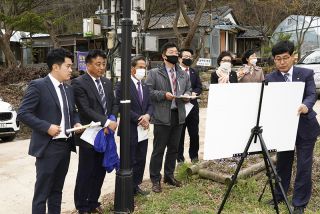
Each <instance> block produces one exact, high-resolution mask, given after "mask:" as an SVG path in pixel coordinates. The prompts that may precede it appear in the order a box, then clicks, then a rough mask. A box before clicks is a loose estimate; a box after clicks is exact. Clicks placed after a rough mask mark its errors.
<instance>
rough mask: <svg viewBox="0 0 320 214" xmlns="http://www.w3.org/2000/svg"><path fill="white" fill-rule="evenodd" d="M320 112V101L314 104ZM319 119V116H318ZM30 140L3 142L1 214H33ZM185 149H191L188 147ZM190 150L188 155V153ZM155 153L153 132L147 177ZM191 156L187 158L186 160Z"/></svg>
mask: <svg viewBox="0 0 320 214" xmlns="http://www.w3.org/2000/svg"><path fill="white" fill-rule="evenodd" d="M315 109H316V110H317V112H318V113H319V112H320V101H318V102H317V103H316V105H315ZM205 116H206V109H201V110H200V158H201V157H202V156H203V142H204V131H205ZM318 120H320V114H319V115H318ZM186 139H187V138H186ZM117 141H119V139H117ZM28 145H29V140H19V141H14V142H10V143H0V213H15V214H28V213H31V201H32V196H33V189H34V182H35V166H34V163H35V158H33V157H31V156H28V155H27V152H28ZM185 146H186V147H187V148H188V144H187V143H186V144H185ZM187 148H186V149H185V153H187ZM151 152H152V132H151V133H150V140H149V147H148V154H147V166H146V171H145V175H144V178H146V179H148V178H149V176H148V174H149V161H150V155H151ZM187 156H188V155H185V157H187ZM77 158H78V157H77V155H76V154H74V153H72V156H71V161H70V166H69V172H68V174H67V177H66V182H65V186H64V190H63V199H62V212H63V213H70V211H71V210H73V209H74V204H73V190H74V185H75V179H76V173H77V164H78V160H77ZM114 186H115V173H111V174H107V176H106V179H105V182H104V185H103V188H102V194H107V193H111V192H113V191H114Z"/></svg>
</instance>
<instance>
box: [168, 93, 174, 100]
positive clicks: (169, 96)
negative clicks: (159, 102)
mask: <svg viewBox="0 0 320 214" xmlns="http://www.w3.org/2000/svg"><path fill="white" fill-rule="evenodd" d="M166 99H167V100H169V101H171V100H173V99H174V96H173V94H171V93H170V92H167V93H166Z"/></svg>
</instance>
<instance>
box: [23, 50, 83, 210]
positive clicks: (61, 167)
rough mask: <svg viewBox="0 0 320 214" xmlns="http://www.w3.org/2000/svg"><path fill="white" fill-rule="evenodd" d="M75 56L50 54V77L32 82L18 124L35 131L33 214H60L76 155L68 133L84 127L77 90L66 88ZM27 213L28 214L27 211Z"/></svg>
mask: <svg viewBox="0 0 320 214" xmlns="http://www.w3.org/2000/svg"><path fill="white" fill-rule="evenodd" d="M72 57H73V56H72V54H71V53H70V52H68V51H66V50H64V49H61V48H59V49H53V50H51V51H50V52H49V53H48V57H47V64H48V67H49V69H50V74H49V75H48V76H46V77H44V78H40V79H37V80H32V81H31V82H30V84H29V87H28V89H27V91H26V94H25V96H24V98H23V100H22V103H21V106H20V108H19V111H18V120H20V121H21V122H23V123H25V124H26V125H27V126H29V127H30V128H31V129H32V136H31V141H30V146H29V155H32V156H34V157H36V164H35V165H36V173H37V179H36V184H35V190H34V196H33V201H32V213H33V214H36V213H39V214H44V213H46V203H47V204H48V213H50V214H55V213H56V214H59V213H60V212H61V199H62V189H63V184H64V180H65V177H66V174H67V172H68V167H69V162H70V151H71V150H73V151H75V145H74V141H73V137H72V134H70V133H67V132H66V130H67V129H70V128H71V127H78V126H81V124H80V123H79V122H80V120H79V116H78V113H77V112H76V107H75V102H74V96H73V90H72V88H71V87H70V86H69V85H67V84H65V83H64V81H67V80H69V79H70V77H71V72H72V70H71V66H72ZM26 212H27V211H26Z"/></svg>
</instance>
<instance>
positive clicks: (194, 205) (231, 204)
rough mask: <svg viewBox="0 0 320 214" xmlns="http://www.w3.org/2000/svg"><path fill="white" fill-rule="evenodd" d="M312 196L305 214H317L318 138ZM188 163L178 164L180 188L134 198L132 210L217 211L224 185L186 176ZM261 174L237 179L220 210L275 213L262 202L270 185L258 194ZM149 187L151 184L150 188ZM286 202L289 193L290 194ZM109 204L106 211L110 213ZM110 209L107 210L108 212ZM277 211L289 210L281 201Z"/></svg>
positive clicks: (155, 213) (157, 213)
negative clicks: (260, 199) (181, 182)
mask: <svg viewBox="0 0 320 214" xmlns="http://www.w3.org/2000/svg"><path fill="white" fill-rule="evenodd" d="M314 155H315V162H316V163H315V164H314V175H313V178H314V184H313V187H314V188H313V189H314V190H313V195H312V198H311V201H310V203H309V205H308V209H307V210H306V213H307V214H311V213H312V214H314V213H318V214H320V170H319V169H320V141H318V143H317V145H316V148H315V154H314ZM186 168H187V165H182V166H179V167H178V170H177V178H179V179H182V180H183V181H184V186H183V187H181V188H172V187H169V186H167V185H164V184H163V185H162V186H163V192H162V193H160V194H155V193H151V194H150V195H149V196H147V197H143V196H138V197H135V205H136V207H135V212H134V213H139V214H171V213H172V214H207V213H208V214H209V213H210V214H212V213H217V211H218V208H219V206H220V203H221V201H222V199H223V196H224V193H225V191H226V186H225V185H223V184H218V183H216V182H213V181H211V180H205V179H200V178H199V177H197V176H193V177H188V176H187V175H186V173H185V169H186ZM266 179H267V178H266V176H265V174H264V173H260V174H259V175H257V176H255V177H252V178H250V179H247V180H238V182H237V184H236V185H235V186H234V187H233V189H232V191H231V194H230V196H229V198H228V200H227V202H226V204H225V207H224V210H223V213H226V214H229V213H246V214H247V213H259V214H267V213H275V210H274V209H273V207H271V206H269V205H267V204H266V203H265V202H266V201H268V200H270V199H271V193H270V190H269V188H267V189H266V192H265V194H264V197H263V199H262V202H258V198H259V195H260V193H261V191H262V189H263V186H264V184H265V182H266ZM148 188H150V189H151V186H150V183H149V187H148ZM289 201H291V194H290V193H289ZM111 207H112V206H109V209H108V208H107V210H106V213H110V212H111V209H112V208H111ZM108 210H109V212H108ZM280 213H283V214H284V213H288V211H287V208H286V206H285V205H284V204H281V205H280Z"/></svg>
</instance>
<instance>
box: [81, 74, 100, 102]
mask: <svg viewBox="0 0 320 214" xmlns="http://www.w3.org/2000/svg"><path fill="white" fill-rule="evenodd" d="M84 75H85V76H84V79H85V80H87V82H88V85H89V87H90V88H91V90H92V91H93V93H94V94H95V96H96V98H97V100H98V102H99V103H100V105H101V106H103V105H102V102H101V98H100V95H99V93H98V89H97V87H96V84H95V83H94V82H93V80H92V78H91V77H90V76H89V74H87V73H86V74H84Z"/></svg>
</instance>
